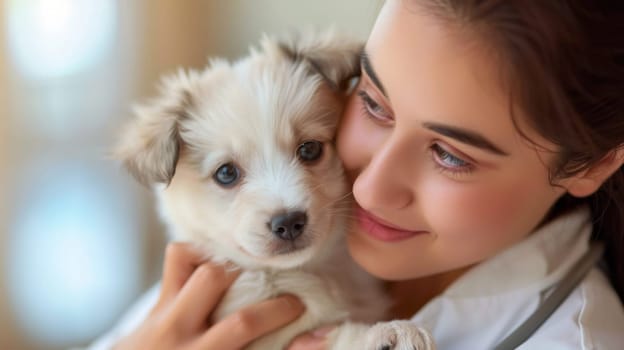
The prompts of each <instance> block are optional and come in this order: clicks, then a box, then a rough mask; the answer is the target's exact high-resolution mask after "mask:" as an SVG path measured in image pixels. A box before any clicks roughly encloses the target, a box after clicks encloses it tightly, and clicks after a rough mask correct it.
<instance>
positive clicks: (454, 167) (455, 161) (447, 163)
mask: <svg viewBox="0 0 624 350" xmlns="http://www.w3.org/2000/svg"><path fill="white" fill-rule="evenodd" d="M431 150H432V151H433V153H434V158H435V159H434V160H435V162H436V164H438V166H440V167H443V168H444V169H445V170H448V171H451V172H456V173H459V172H469V171H472V169H473V165H472V164H471V163H469V162H467V161H465V160H463V159H461V158H458V157H456V156H454V155H453V154H452V153H450V152H448V151H447V150H445V149H444V148H442V147H441V146H440V145H438V144H434V145H432V146H431Z"/></svg>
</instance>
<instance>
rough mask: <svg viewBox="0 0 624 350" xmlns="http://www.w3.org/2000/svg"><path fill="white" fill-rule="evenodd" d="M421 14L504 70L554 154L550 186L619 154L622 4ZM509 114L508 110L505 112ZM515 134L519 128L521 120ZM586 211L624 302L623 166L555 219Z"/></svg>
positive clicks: (512, 5) (457, 2)
mask: <svg viewBox="0 0 624 350" xmlns="http://www.w3.org/2000/svg"><path fill="white" fill-rule="evenodd" d="M417 4H418V5H422V8H424V9H425V10H426V11H427V12H429V13H432V14H433V15H435V16H436V17H438V18H440V19H442V20H445V21H448V22H449V23H451V24H453V25H459V26H462V27H467V28H469V29H472V30H473V31H474V33H475V34H477V35H478V36H479V37H480V38H483V39H485V42H486V44H487V45H489V47H490V48H492V49H493V50H494V52H495V54H496V57H497V59H498V60H499V61H500V62H501V63H503V64H502V70H503V72H502V73H503V79H504V81H505V86H506V87H508V88H509V93H510V95H511V97H512V99H511V100H512V104H514V105H517V106H520V108H521V109H522V111H523V112H524V114H525V115H527V116H528V117H529V124H530V125H531V126H532V127H533V128H534V129H535V130H537V131H538V132H539V133H540V135H542V136H543V137H544V138H546V139H547V140H550V141H551V142H553V143H554V144H555V145H556V146H557V148H558V157H557V160H556V162H555V164H551V165H550V166H551V171H550V173H551V182H556V179H560V178H565V177H567V176H571V175H574V174H576V173H578V172H579V171H582V170H585V169H587V168H588V167H590V166H591V165H593V164H596V163H597V162H598V161H600V160H602V159H604V158H605V157H609V156H613V152H611V151H613V150H615V149H617V148H622V147H624V1H621V0H612V1H610V0H419V1H418V2H417ZM510 108H511V110H512V116H513V115H514V114H513V107H510ZM514 122H515V123H516V127H518V123H517V121H514ZM581 204H585V205H588V206H589V207H590V208H591V215H592V219H593V226H594V228H593V234H592V239H599V240H603V241H605V246H606V253H605V260H606V262H607V265H608V271H609V272H608V273H609V277H610V280H611V282H612V284H613V285H614V287H615V289H616V291H617V293H618V295H619V297H620V300H624V168H622V167H620V168H619V170H617V171H616V172H615V173H614V174H613V175H612V176H611V177H610V178H609V179H608V180H607V181H606V182H605V183H604V184H603V185H602V186H601V188H600V189H599V190H598V191H597V192H596V193H594V194H593V195H591V196H589V197H586V198H573V197H572V196H570V195H567V194H566V195H564V196H563V197H562V198H561V199H560V200H559V201H558V202H557V203H556V204H555V206H554V207H553V209H552V213H551V215H556V214H557V213H561V212H562V211H566V210H570V209H571V208H575V207H577V206H579V205H581Z"/></svg>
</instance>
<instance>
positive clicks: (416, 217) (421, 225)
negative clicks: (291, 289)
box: [118, 0, 624, 349]
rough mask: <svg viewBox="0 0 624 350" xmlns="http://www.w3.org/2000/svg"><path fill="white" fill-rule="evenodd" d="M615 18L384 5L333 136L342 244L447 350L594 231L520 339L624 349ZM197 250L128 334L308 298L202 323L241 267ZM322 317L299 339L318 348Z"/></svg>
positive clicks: (622, 50) (581, 11)
mask: <svg viewBox="0 0 624 350" xmlns="http://www.w3.org/2000/svg"><path fill="white" fill-rule="evenodd" d="M623 24H624V11H623V6H622V5H621V3H619V4H616V2H615V1H606V0H605V1H602V0H576V1H573V0H568V1H513V0H508V1H503V0H501V1H495V0H491V1H476V0H474V1H473V0H457V1H454V0H388V1H387V2H386V3H385V4H384V7H383V9H382V11H381V13H380V14H379V17H378V19H377V22H376V24H375V26H374V28H373V30H372V33H371V36H370V38H369V40H368V42H367V45H366V48H365V54H364V55H363V58H362V67H363V69H362V78H361V80H360V82H359V84H358V86H357V88H356V92H355V93H354V94H353V96H352V97H351V98H350V101H349V104H348V106H347V108H346V110H345V113H344V116H343V121H342V125H341V128H340V131H339V135H338V139H337V147H338V151H339V153H340V156H341V158H342V159H343V161H344V164H345V166H346V168H347V171H348V175H349V178H350V180H351V181H352V182H353V194H354V197H355V199H356V202H357V206H356V208H355V211H356V213H357V218H358V220H357V225H356V227H355V228H354V230H353V232H352V233H351V234H350V236H349V249H350V252H351V255H352V256H353V258H354V259H355V260H356V261H357V262H358V264H360V265H361V266H362V267H364V268H365V269H366V270H367V271H369V272H370V273H372V274H373V275H375V276H377V277H379V278H381V279H384V280H386V281H388V290H389V292H390V293H391V294H392V296H393V297H394V300H395V301H396V305H395V307H394V309H393V310H392V315H391V318H392V319H401V318H411V319H413V320H414V321H415V322H418V323H419V324H422V325H424V326H425V327H427V328H429V329H430V330H431V331H432V333H433V335H434V338H435V339H436V342H437V344H438V346H439V348H441V349H453V348H458V349H459V348H461V349H485V348H492V347H494V346H495V345H496V344H498V342H500V341H501V340H502V339H503V338H504V337H505V336H506V335H507V334H509V333H510V332H511V331H513V330H514V329H515V328H516V327H518V325H519V324H521V323H522V321H523V320H524V319H525V318H526V317H528V316H529V315H530V313H531V312H532V311H533V310H535V308H536V307H537V305H538V304H539V301H540V296H541V295H543V293H544V292H545V291H547V290H548V289H549V288H550V287H551V286H553V285H556V284H557V282H559V281H560V280H561V279H562V277H563V276H564V275H565V273H566V272H567V271H568V270H569V269H570V266H572V265H573V264H574V263H575V262H576V261H577V260H578V259H579V258H580V256H582V255H583V254H584V253H585V252H586V251H587V250H588V249H589V247H588V246H589V241H590V236H591V238H592V239H595V240H603V241H604V242H605V246H606V254H605V261H606V264H607V266H608V269H605V270H604V271H605V272H603V270H600V269H599V268H597V267H596V268H594V269H593V270H591V272H590V273H589V274H588V275H587V276H586V277H584V279H583V280H582V282H581V283H580V284H579V285H578V286H577V287H576V288H575V289H574V291H573V292H572V294H571V295H570V296H569V297H568V298H567V299H566V300H565V302H564V303H563V304H562V305H561V306H560V307H559V308H558V309H557V311H556V312H555V313H554V314H553V315H552V316H551V317H550V318H549V319H548V320H547V321H546V323H545V324H544V325H543V326H542V327H541V328H540V329H539V330H538V331H537V332H536V333H534V334H533V335H532V336H531V338H529V340H528V341H527V342H526V343H525V344H524V346H525V347H526V348H529V349H544V348H564V349H581V348H582V349H589V348H599V349H621V348H624V335H623V334H624V332H623V331H624V328H623V327H624V326H623V325H624V311H623V309H622V304H621V301H620V300H621V299H618V293H619V297H620V298H622V297H623V296H624V285H623V283H624V270H623V264H624V263H623V256H622V254H624V252H623V248H624V243H623V242H624V239H623V235H624V190H623V185H624V170H623V169H622V164H623V163H624V148H623V147H624V93H623V91H624V38H623V37H622V35H621V33H624V31H623V29H624V28H623V27H622V26H623ZM197 256H198V255H197V254H195V253H194V252H193V251H192V249H191V248H189V247H187V246H185V245H182V244H174V245H172V246H170V249H169V251H168V255H167V258H166V263H165V271H164V276H163V287H162V292H161V294H160V297H159V302H158V305H157V306H156V307H155V308H154V309H153V310H152V312H151V314H150V316H149V317H148V318H147V320H146V321H145V322H143V323H142V324H141V325H140V326H139V327H138V328H137V330H136V331H135V332H134V333H133V334H131V335H130V336H128V337H127V338H125V339H124V340H123V341H122V342H121V343H120V344H119V346H118V348H120V349H123V348H150V349H152V348H154V349H155V348H188V349H193V348H207V349H213V348H215V349H216V348H223V349H230V348H240V347H242V346H244V345H245V344H247V343H248V342H250V341H252V340H253V339H255V338H257V337H259V336H261V335H262V334H265V333H266V332H270V331H271V330H274V329H276V328H278V327H281V326H283V325H285V324H287V323H288V322H290V321H292V320H294V319H295V318H296V317H297V316H298V315H299V314H300V313H301V312H302V306H301V305H300V303H298V301H297V300H296V299H294V298H292V297H290V296H283V297H280V298H276V299H273V300H269V301H266V302H263V303H261V304H258V305H254V306H252V307H250V308H248V309H246V310H243V311H241V312H240V313H239V314H236V315H233V316H232V317H230V318H228V319H226V320H224V321H222V322H220V323H218V324H216V325H212V326H211V327H208V326H206V325H203V324H202V323H201V320H203V319H205V317H204V316H205V315H208V314H209V313H210V311H211V310H212V309H213V308H214V307H215V305H216V304H217V303H218V299H219V297H220V296H221V295H222V294H223V293H224V292H225V291H226V290H227V287H228V286H229V285H230V283H231V282H232V281H233V280H234V279H235V277H236V276H232V275H227V274H226V273H225V272H224V271H223V270H221V269H220V268H219V267H216V266H213V265H211V264H210V263H209V262H202V261H199V260H198V258H197ZM198 265H199V266H201V268H199V269H196V267H197V266H198ZM616 291H617V292H616ZM198 316H199V317H198ZM180 325H183V326H180ZM328 330H329V328H327V329H321V330H318V331H317V332H314V333H312V334H307V335H303V336H301V337H299V338H298V339H297V340H295V341H294V342H293V344H292V345H291V348H292V349H306V348H308V349H322V348H323V347H324V346H323V344H324V343H323V340H324V334H325V333H326V332H327V331H328Z"/></svg>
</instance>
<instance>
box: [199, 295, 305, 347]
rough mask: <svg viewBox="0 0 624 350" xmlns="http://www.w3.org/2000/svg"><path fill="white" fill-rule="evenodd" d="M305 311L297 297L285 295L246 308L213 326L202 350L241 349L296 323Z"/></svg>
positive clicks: (206, 336) (204, 337)
mask: <svg viewBox="0 0 624 350" xmlns="http://www.w3.org/2000/svg"><path fill="white" fill-rule="evenodd" d="M304 310H305V308H304V306H303V304H302V303H301V301H299V299H297V298H296V297H294V296H290V295H284V296H280V297H277V298H274V299H269V300H265V301H263V302H261V303H259V304H255V305H252V306H249V307H246V308H244V309H242V310H240V311H238V312H236V313H235V314H232V315H230V316H228V317H226V318H225V319H223V320H222V321H220V322H218V323H217V324H215V325H214V326H212V327H211V328H210V329H209V330H208V331H206V333H205V334H204V335H203V336H202V337H201V338H200V339H199V344H198V348H203V349H239V348H242V347H244V346H245V345H247V344H248V343H250V342H251V341H253V340H255V339H256V338H258V337H260V336H262V335H264V334H267V333H270V332H271V331H273V330H276V329H278V328H280V327H282V326H285V325H286V324H288V323H290V322H292V321H294V320H295V319H296V318H297V317H299V316H300V315H301V314H302V313H303V311H304Z"/></svg>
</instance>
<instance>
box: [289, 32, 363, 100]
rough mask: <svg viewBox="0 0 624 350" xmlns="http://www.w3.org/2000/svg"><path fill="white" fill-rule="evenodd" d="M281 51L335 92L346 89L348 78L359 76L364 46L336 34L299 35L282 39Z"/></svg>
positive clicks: (358, 41) (309, 33)
mask: <svg viewBox="0 0 624 350" xmlns="http://www.w3.org/2000/svg"><path fill="white" fill-rule="evenodd" d="M278 45H279V47H280V49H281V51H282V52H283V53H284V54H285V55H286V56H288V57H289V58H290V59H291V60H293V61H295V62H306V63H308V64H309V65H310V66H311V67H312V69H313V70H314V71H315V72H317V73H318V74H320V75H321V76H323V77H324V78H325V79H326V80H327V81H328V82H329V83H330V85H332V86H333V87H334V88H337V89H346V88H347V87H348V83H349V81H350V80H351V78H353V77H356V76H358V75H359V74H360V56H361V53H362V50H363V48H364V43H363V42H362V41H360V40H356V39H354V38H350V37H347V36H345V35H339V34H338V33H337V32H336V31H335V30H333V29H332V30H328V31H325V32H321V33H312V32H307V33H302V34H299V35H298V36H293V37H291V38H286V39H282V40H280V41H279V43H278Z"/></svg>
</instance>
